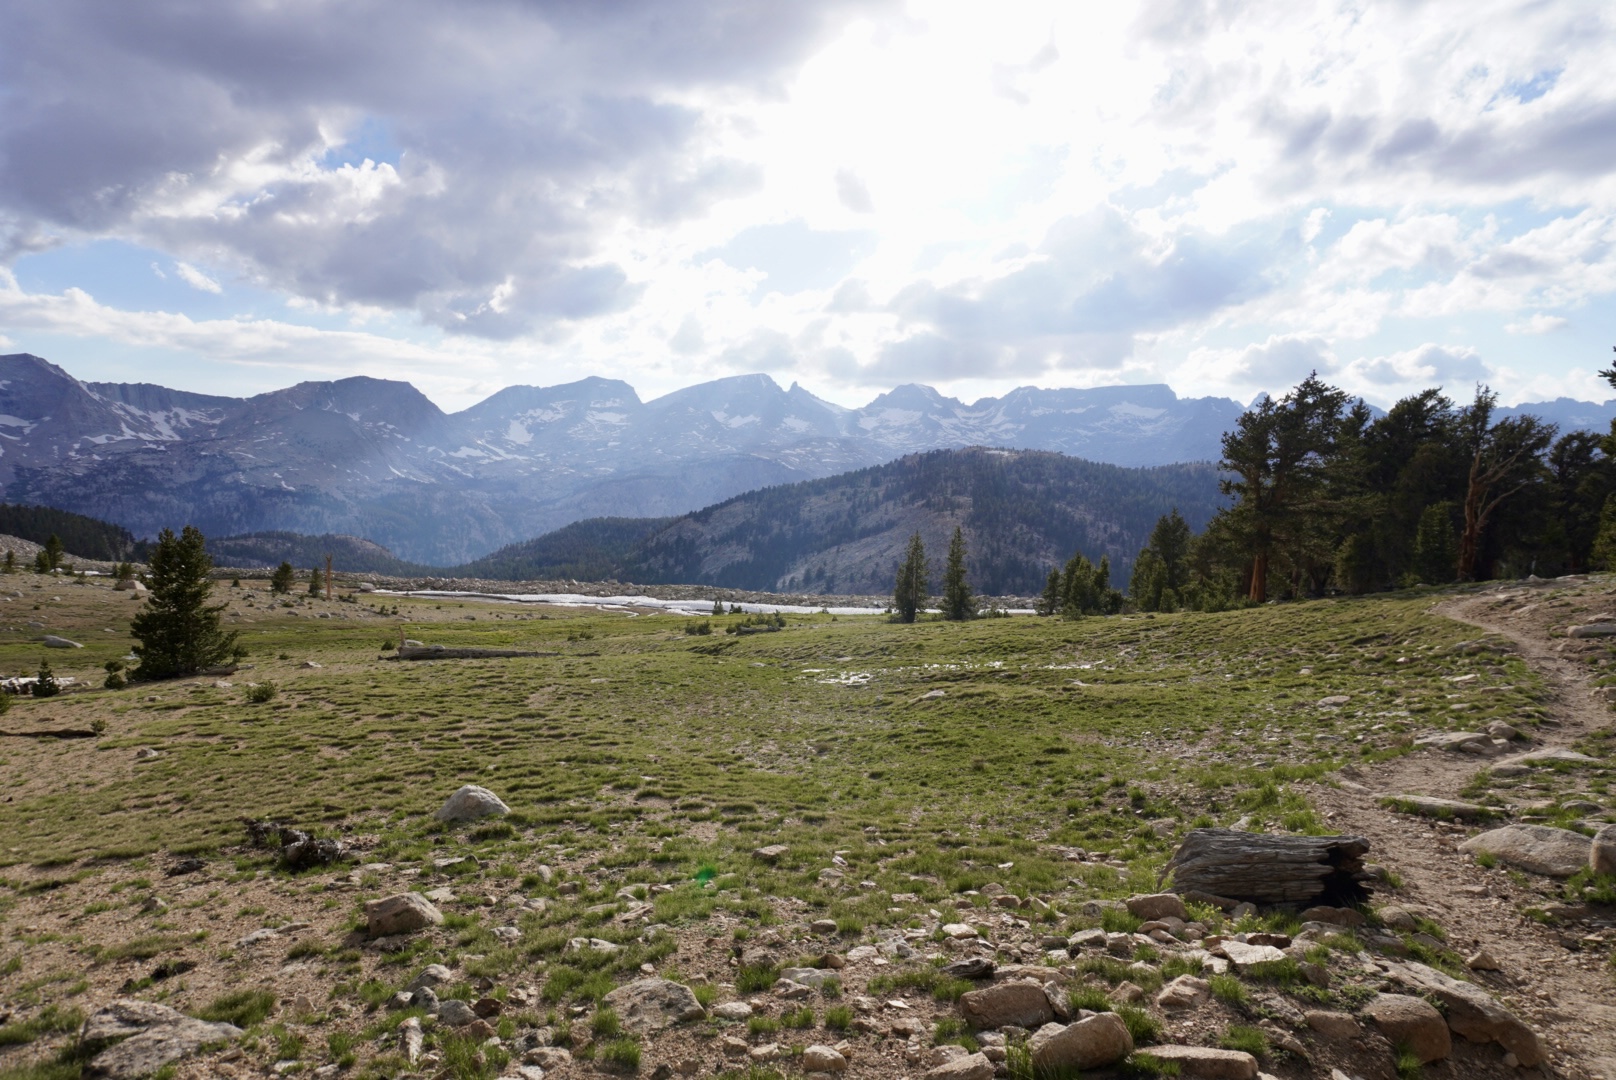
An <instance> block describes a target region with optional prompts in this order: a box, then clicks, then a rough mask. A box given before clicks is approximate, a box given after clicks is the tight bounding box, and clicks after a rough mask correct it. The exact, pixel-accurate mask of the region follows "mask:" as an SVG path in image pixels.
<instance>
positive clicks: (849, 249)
mask: <svg viewBox="0 0 1616 1080" xmlns="http://www.w3.org/2000/svg"><path fill="white" fill-rule="evenodd" d="M875 243H876V236H875V234H874V233H872V232H868V231H865V230H858V229H839V230H832V229H814V228H810V227H809V226H808V225H806V224H804V223H803V222H801V221H787V222H782V223H780V224H777V225H754V226H752V227H751V228H749V229H743V230H742V231H741V232H739V233H737V234H736V235H735V236H734V237H733V238H731V239H730V241H729V243H727V244H725V245H724V246H723V247H719V248H714V249H712V250H711V251H707V252H704V253H702V255H700V256H698V258H699V259H707V258H717V259H722V260H723V261H724V262H726V263H728V264H729V265H731V266H733V267H735V268H736V269H737V270H757V271H760V272H761V273H762V275H763V280H762V282H761V284H760V285H759V288H760V289H762V290H765V291H770V292H780V293H786V294H790V293H799V292H803V291H805V290H808V289H827V288H829V287H830V286H832V285H835V284H836V283H837V282H838V281H840V280H841V279H842V277H843V275H845V274H846V273H847V272H848V271H849V270H851V269H853V267H854V266H856V265H857V264H858V262H859V260H860V259H862V258H863V257H864V256H865V255H867V254H869V252H870V251H872V250H873V249H874V247H875Z"/></svg>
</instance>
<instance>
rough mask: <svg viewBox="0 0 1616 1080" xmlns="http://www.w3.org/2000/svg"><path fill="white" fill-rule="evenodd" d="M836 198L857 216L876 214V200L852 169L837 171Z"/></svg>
mask: <svg viewBox="0 0 1616 1080" xmlns="http://www.w3.org/2000/svg"><path fill="white" fill-rule="evenodd" d="M836 198H837V199H839V200H840V201H841V204H842V205H843V206H845V207H847V208H848V209H849V210H851V211H853V213H855V214H873V213H875V200H874V199H872V198H871V197H870V189H869V188H868V187H867V186H866V185H865V183H864V181H863V180H860V179H859V176H858V173H856V172H854V171H853V170H852V169H838V170H836Z"/></svg>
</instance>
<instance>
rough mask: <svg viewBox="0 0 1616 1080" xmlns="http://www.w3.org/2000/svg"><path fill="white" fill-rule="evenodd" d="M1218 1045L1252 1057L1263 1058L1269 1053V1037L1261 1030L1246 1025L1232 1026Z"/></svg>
mask: <svg viewBox="0 0 1616 1080" xmlns="http://www.w3.org/2000/svg"><path fill="white" fill-rule="evenodd" d="M1218 1045H1219V1046H1221V1047H1223V1048H1224V1049H1225V1050H1243V1051H1245V1052H1246V1053H1248V1054H1250V1055H1251V1056H1252V1057H1262V1056H1263V1055H1264V1054H1266V1053H1268V1036H1267V1035H1264V1034H1263V1032H1262V1029H1261V1028H1254V1027H1248V1026H1247V1025H1245V1024H1230V1025H1229V1027H1228V1030H1226V1031H1225V1032H1224V1033H1223V1034H1222V1035H1221V1036H1220V1037H1219V1038H1218Z"/></svg>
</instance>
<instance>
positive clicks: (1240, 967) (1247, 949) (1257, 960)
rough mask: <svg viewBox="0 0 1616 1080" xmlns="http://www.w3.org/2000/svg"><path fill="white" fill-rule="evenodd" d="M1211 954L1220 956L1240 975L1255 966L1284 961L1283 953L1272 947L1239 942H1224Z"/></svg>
mask: <svg viewBox="0 0 1616 1080" xmlns="http://www.w3.org/2000/svg"><path fill="white" fill-rule="evenodd" d="M1212 953H1213V955H1219V954H1221V955H1222V956H1223V958H1224V959H1226V960H1228V961H1229V963H1231V964H1233V965H1234V969H1235V970H1236V971H1239V972H1242V973H1243V972H1246V971H1248V970H1250V969H1251V967H1252V966H1253V965H1255V964H1267V963H1271V962H1272V961H1275V960H1283V959H1285V954H1284V952H1282V951H1281V950H1279V949H1276V948H1274V947H1273V946H1272V945H1247V944H1245V943H1244V942H1240V941H1225V942H1223V943H1222V944H1220V945H1218V946H1217V947H1216V948H1214V949H1213V950H1212Z"/></svg>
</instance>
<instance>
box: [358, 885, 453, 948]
mask: <svg viewBox="0 0 1616 1080" xmlns="http://www.w3.org/2000/svg"><path fill="white" fill-rule="evenodd" d="M365 921H366V924H367V925H366V933H368V934H369V935H370V936H371V937H387V936H389V935H391V934H407V933H409V932H410V931H412V930H420V929H423V928H425V927H428V926H441V925H442V924H443V913H442V912H440V911H439V910H438V909H437V908H435V907H433V906H432V902H431V901H429V900H428V899H427V898H426V897H424V896H422V895H421V894H420V893H399V894H398V895H396V896H389V897H385V898H383V899H381V900H370V901H367V902H366V903H365Z"/></svg>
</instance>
